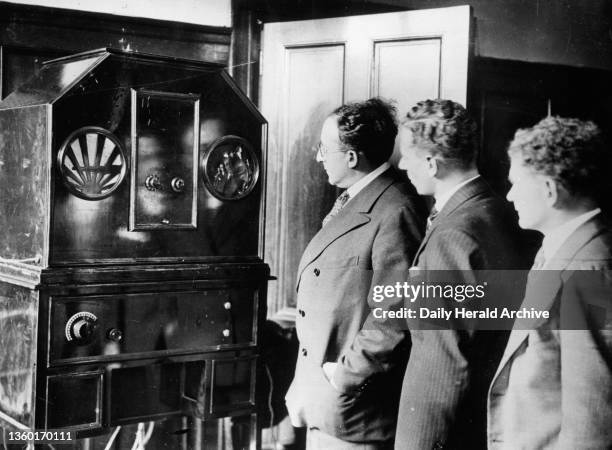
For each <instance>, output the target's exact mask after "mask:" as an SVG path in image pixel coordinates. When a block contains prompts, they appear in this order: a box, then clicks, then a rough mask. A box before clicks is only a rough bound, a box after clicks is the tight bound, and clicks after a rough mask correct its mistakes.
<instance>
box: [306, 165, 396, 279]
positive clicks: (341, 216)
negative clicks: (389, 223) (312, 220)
mask: <svg viewBox="0 0 612 450" xmlns="http://www.w3.org/2000/svg"><path fill="white" fill-rule="evenodd" d="M392 173H393V172H392V169H389V170H386V171H385V172H383V173H382V174H381V175H380V176H378V177H376V178H375V179H374V180H372V181H371V182H370V183H369V184H368V185H367V186H366V187H364V188H363V190H362V191H360V192H359V193H358V194H357V195H356V196H355V197H354V198H352V199H351V200H350V201H349V202H348V203H347V205H346V206H345V207H344V208H342V209H341V210H340V212H339V213H338V215H336V216H335V217H334V218H333V219H332V220H330V221H329V223H328V224H327V225H325V226H324V227H323V228H321V229H320V230H319V232H318V233H317V234H316V235H315V236H314V237H313V238H312V240H311V241H310V243H309V244H308V246H307V247H306V250H304V253H303V255H302V259H301V260H300V264H299V267H298V276H297V281H296V289H297V288H298V287H299V284H300V279H301V276H302V273H303V272H304V269H305V268H306V267H307V266H308V265H309V264H310V263H312V262H313V261H314V260H315V259H317V258H318V257H319V256H320V255H321V253H323V251H324V250H325V249H326V248H327V247H328V246H329V245H330V244H331V243H332V242H334V241H335V240H336V239H338V238H339V237H341V236H343V235H345V234H346V233H348V232H349V231H352V230H354V229H355V228H358V227H360V226H362V225H364V224H366V223H368V222H369V221H370V220H371V219H370V211H371V210H372V207H373V206H374V204H375V203H376V201H377V200H378V198H379V197H380V196H381V195H382V193H383V192H384V191H385V190H386V189H387V188H388V187H389V186H390V185H391V184H392V183H393V182H394V181H395V179H394V177H393V176H392Z"/></svg>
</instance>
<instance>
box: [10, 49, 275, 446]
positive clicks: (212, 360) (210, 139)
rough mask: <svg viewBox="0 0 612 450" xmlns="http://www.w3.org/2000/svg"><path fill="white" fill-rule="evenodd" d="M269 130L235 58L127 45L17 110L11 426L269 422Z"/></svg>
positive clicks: (57, 78) (60, 72)
mask: <svg viewBox="0 0 612 450" xmlns="http://www.w3.org/2000/svg"><path fill="white" fill-rule="evenodd" d="M266 131H267V124H266V121H265V119H264V118H263V117H262V116H261V115H260V114H259V112H258V111H257V109H256V108H255V107H254V105H253V104H252V103H251V102H250V101H249V100H248V99H247V98H246V97H245V96H244V95H243V94H242V92H241V91H240V90H239V89H238V88H237V87H236V85H235V84H234V82H233V81H232V79H231V78H230V77H229V75H228V74H227V73H226V72H225V71H224V69H223V67H222V66H221V65H219V64H213V63H202V62H198V61H191V60H184V59H179V58H168V57H164V56H154V55H149V54H143V53H136V52H126V51H119V50H112V49H101V50H97V51H90V52H86V53H82V54H77V55H74V56H69V57H63V58H59V59H56V60H53V61H49V62H46V63H44V64H43V67H42V68H41V69H40V71H39V72H37V74H36V75H35V76H34V77H32V78H31V79H30V80H29V81H28V82H26V83H24V84H22V85H21V86H20V87H18V88H17V89H15V90H14V91H13V92H12V93H11V94H10V95H9V96H8V97H6V98H5V99H4V101H2V102H1V103H0V160H1V161H2V165H0V171H2V174H3V176H2V177H0V179H1V180H2V181H1V182H0V189H1V190H2V194H3V195H2V196H1V197H0V206H1V207H2V210H3V211H6V212H7V213H5V214H2V215H1V216H0V225H1V226H2V228H3V230H4V233H3V234H2V236H1V237H0V256H1V259H0V299H2V302H0V330H2V340H3V343H5V344H6V345H3V346H2V348H0V361H2V362H1V363H0V393H1V394H0V424H1V426H6V427H10V428H16V429H19V428H31V429H46V428H54V429H61V430H71V431H75V432H76V433H78V435H79V436H81V435H83V434H88V435H92V434H103V433H106V432H108V429H109V428H110V427H114V426H117V425H123V424H129V423H136V422H145V421H151V420H157V419H162V418H166V417H171V416H195V417H197V418H199V419H209V418H217V417H227V416H237V415H240V416H243V415H245V414H246V415H251V416H252V425H253V426H252V433H253V436H252V439H251V444H250V445H251V446H252V447H254V446H255V445H256V439H255V437H254V436H255V430H256V426H255V425H256V424H255V422H256V421H255V418H256V407H257V404H256V395H255V388H256V374H257V363H258V357H259V354H260V345H261V343H260V339H259V336H260V333H261V329H262V327H261V326H262V323H263V320H264V319H265V314H266V288H267V282H268V278H269V269H268V266H267V265H266V264H265V263H263V261H262V242H261V236H262V235H263V198H264V192H265V189H264V186H265V171H264V170H263V167H265V159H266V145H267V141H266Z"/></svg>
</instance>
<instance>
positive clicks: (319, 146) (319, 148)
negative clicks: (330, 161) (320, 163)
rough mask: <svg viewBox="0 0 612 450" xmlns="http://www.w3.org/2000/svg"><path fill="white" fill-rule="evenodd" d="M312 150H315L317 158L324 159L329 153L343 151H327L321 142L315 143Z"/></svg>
mask: <svg viewBox="0 0 612 450" xmlns="http://www.w3.org/2000/svg"><path fill="white" fill-rule="evenodd" d="M314 150H315V151H316V154H317V156H318V157H319V159H321V160H324V159H325V158H326V157H327V155H329V154H330V153H345V151H344V150H334V151H331V152H330V151H329V150H328V149H327V148H326V147H325V146H324V145H323V143H322V142H319V143H318V144H317V145H315V147H314Z"/></svg>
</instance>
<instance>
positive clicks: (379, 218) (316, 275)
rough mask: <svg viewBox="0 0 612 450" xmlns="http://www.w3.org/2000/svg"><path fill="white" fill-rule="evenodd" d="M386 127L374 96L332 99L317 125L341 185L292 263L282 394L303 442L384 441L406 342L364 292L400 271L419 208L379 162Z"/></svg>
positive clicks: (384, 156)
mask: <svg viewBox="0 0 612 450" xmlns="http://www.w3.org/2000/svg"><path fill="white" fill-rule="evenodd" d="M396 135H397V124H396V119H395V109H394V108H393V107H392V106H390V105H388V104H387V103H385V102H383V101H382V100H380V99H370V100H367V101H365V102H360V103H351V104H347V105H344V106H341V107H339V108H338V109H336V110H335V111H334V112H333V113H332V114H331V115H330V116H329V117H328V118H327V119H326V120H325V123H324V124H323V128H322V131H321V143H320V145H319V147H318V150H317V157H316V158H317V161H319V162H321V163H322V164H323V167H324V168H325V171H326V172H327V175H328V177H329V183H330V184H332V185H334V186H337V187H339V188H341V189H345V190H344V192H343V193H342V194H341V195H340V197H339V198H338V200H337V201H336V203H335V204H334V206H333V208H332V209H331V211H330V213H329V214H328V215H327V216H326V217H325V218H324V219H323V223H322V228H321V230H320V231H319V232H318V233H317V234H316V235H315V236H314V237H313V239H312V241H311V242H310V243H309V245H308V246H307V248H306V250H305V251H304V254H303V256H302V259H301V262H300V265H299V269H298V279H297V291H298V297H297V308H298V315H297V321H296V328H297V333H298V338H299V340H300V350H299V356H298V363H297V367H296V373H295V377H294V380H293V382H292V385H291V388H290V389H289V392H288V393H287V397H286V400H287V409H288V411H289V415H290V417H291V420H292V423H293V424H294V426H298V427H307V430H308V431H307V448H308V449H325V450H334V449H352V448H355V449H362V450H368V449H369V450H379V449H388V448H392V447H393V438H394V434H395V423H396V418H397V405H398V398H399V389H400V387H401V379H402V375H403V371H404V367H405V361H406V359H407V356H408V342H407V341H406V340H405V334H404V332H403V331H402V330H401V329H394V328H392V327H391V325H390V324H389V323H387V322H385V321H384V320H381V321H378V320H372V315H371V308H372V307H373V306H374V305H373V304H372V303H371V302H370V303H369V300H371V295H370V294H371V292H372V289H373V287H374V286H376V285H381V286H384V285H388V284H393V282H394V281H396V280H395V278H397V276H400V275H401V276H404V274H405V273H406V272H407V271H408V269H409V267H410V263H411V261H412V258H413V257H414V254H415V252H416V250H417V248H418V245H419V243H420V241H421V238H422V233H423V229H424V217H425V214H424V211H423V208H422V206H421V203H420V200H419V198H418V195H416V192H415V191H414V188H413V187H412V186H411V185H410V184H409V183H407V182H405V181H403V180H402V179H401V177H400V176H399V175H398V174H397V173H396V172H395V170H394V169H392V168H391V166H390V165H389V163H388V162H387V160H388V159H389V157H390V156H391V154H392V152H393V147H394V143H395V137H396ZM369 296H370V299H369V298H368V297H369Z"/></svg>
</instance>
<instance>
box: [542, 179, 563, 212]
mask: <svg viewBox="0 0 612 450" xmlns="http://www.w3.org/2000/svg"><path fill="white" fill-rule="evenodd" d="M559 194H560V192H559V187H558V186H557V183H556V182H555V180H553V179H552V178H550V177H546V178H545V179H544V196H545V199H546V203H547V204H548V205H549V206H555V205H557V204H558V202H559V200H560V198H559Z"/></svg>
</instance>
